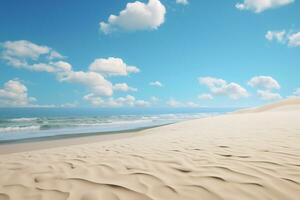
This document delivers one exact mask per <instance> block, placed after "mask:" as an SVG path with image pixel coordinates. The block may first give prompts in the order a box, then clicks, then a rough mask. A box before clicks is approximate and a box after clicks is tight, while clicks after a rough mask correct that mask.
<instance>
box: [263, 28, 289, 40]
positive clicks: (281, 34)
mask: <svg viewBox="0 0 300 200" xmlns="http://www.w3.org/2000/svg"><path fill="white" fill-rule="evenodd" d="M285 34H286V32H285V30H283V31H268V32H267V33H266V35H265V37H266V39H267V40H269V41H272V40H276V41H277V42H284V39H285Z"/></svg>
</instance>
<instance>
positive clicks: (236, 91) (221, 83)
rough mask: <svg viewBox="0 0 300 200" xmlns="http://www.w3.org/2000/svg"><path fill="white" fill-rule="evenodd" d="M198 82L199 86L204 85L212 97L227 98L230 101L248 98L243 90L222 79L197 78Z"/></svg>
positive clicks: (235, 84)
mask: <svg viewBox="0 0 300 200" xmlns="http://www.w3.org/2000/svg"><path fill="white" fill-rule="evenodd" d="M198 81H199V83H200V84H202V85H206V86H207V87H208V88H209V90H210V92H211V94H213V95H217V96H228V97H229V98H231V99H240V98H243V97H248V96H249V94H248V92H247V90H246V89H245V88H243V87H242V86H240V85H239V84H237V83H234V82H231V83H227V82H226V81H225V80H223V79H219V78H214V77H199V79H198Z"/></svg>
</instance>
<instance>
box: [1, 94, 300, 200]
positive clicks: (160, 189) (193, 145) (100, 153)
mask: <svg viewBox="0 0 300 200" xmlns="http://www.w3.org/2000/svg"><path fill="white" fill-rule="evenodd" d="M138 135H140V136H136V137H130V138H122V139H119V140H112V141H103V142H98V143H89V144H81V145H74V146H68V145H67V144H66V146H65V147H59V148H52V149H44V150H38V151H30V152H20V153H14V154H4V155H1V156H0V200H6V199H17V200H24V199H32V200H38V199H45V200H46V199H47V200H48V199H49V200H62V199H71V200H179V199H180V200H201V199H203V200H219V199H227V200H250V199H251V200H259V199H263V200H267V199H272V200H277V199H278V200H288V199H290V200H292V199H293V200H299V199H300V101H299V99H298V100H297V99H296V100H295V99H289V100H285V101H283V102H280V103H277V104H274V105H273V106H265V107H262V108H259V109H258V108H256V109H253V110H248V111H243V112H241V113H233V114H227V115H223V116H217V117H209V118H204V119H197V120H191V121H186V122H181V123H177V124H173V125H168V126H163V127H157V128H153V129H149V130H144V131H141V132H139V134H138Z"/></svg>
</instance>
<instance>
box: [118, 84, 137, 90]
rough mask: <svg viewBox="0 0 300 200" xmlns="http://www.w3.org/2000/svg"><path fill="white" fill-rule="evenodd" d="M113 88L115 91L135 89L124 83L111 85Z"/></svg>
mask: <svg viewBox="0 0 300 200" xmlns="http://www.w3.org/2000/svg"><path fill="white" fill-rule="evenodd" d="M113 89H114V90H116V91H122V92H129V91H132V92H136V91H137V89H136V88H133V87H129V86H128V85H127V84H126V83H117V84H115V85H114V86H113Z"/></svg>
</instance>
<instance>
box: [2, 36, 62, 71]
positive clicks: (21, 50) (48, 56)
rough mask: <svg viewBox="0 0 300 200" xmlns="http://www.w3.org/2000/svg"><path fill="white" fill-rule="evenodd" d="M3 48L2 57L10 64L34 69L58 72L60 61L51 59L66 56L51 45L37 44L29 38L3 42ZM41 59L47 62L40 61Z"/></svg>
mask: <svg viewBox="0 0 300 200" xmlns="http://www.w3.org/2000/svg"><path fill="white" fill-rule="evenodd" d="M1 49H2V52H1V59H3V60H4V61H6V62H7V63H8V64H9V65H11V66H13V67H16V68H24V69H28V70H32V71H40V72H42V71H44V72H56V71H57V70H60V69H56V67H57V66H56V64H59V62H53V61H51V60H54V59H62V58H64V57H63V56H62V55H61V54H59V53H58V52H57V51H55V50H53V49H52V48H50V47H47V46H41V45H37V44H34V43H32V42H30V41H27V40H18V41H6V42H4V43H2V44H1ZM41 59H44V60H46V62H38V60H41ZM49 60H50V61H49ZM60 62H63V61H60Z"/></svg>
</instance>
